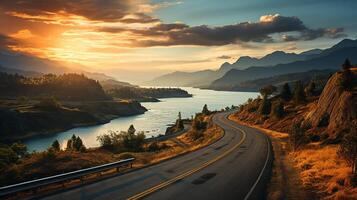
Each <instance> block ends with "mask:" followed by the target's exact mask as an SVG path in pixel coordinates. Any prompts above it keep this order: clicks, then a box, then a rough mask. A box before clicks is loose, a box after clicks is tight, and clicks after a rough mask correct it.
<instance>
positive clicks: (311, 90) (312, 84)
mask: <svg viewBox="0 0 357 200" xmlns="http://www.w3.org/2000/svg"><path fill="white" fill-rule="evenodd" d="M315 89H316V85H315V82H314V81H310V83H309V84H308V85H307V87H306V88H305V93H306V95H307V96H310V97H311V96H314V95H315V93H316V91H315Z"/></svg>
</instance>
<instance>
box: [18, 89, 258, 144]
mask: <svg viewBox="0 0 357 200" xmlns="http://www.w3.org/2000/svg"><path fill="white" fill-rule="evenodd" d="M182 89H184V90H187V91H188V92H189V93H190V94H193V97H192V98H166V99H160V100H161V102H147V103H142V105H143V106H145V107H146V108H147V109H148V111H147V112H145V114H142V115H136V116H130V117H120V118H117V119H114V120H112V121H110V122H109V123H107V124H102V125H95V126H89V127H80V128H73V129H71V130H68V131H64V132H60V133H57V134H52V135H50V136H46V137H36V138H33V139H30V140H27V141H25V144H26V145H27V147H28V150H29V151H43V150H46V149H47V148H48V147H49V146H50V145H51V144H52V142H53V141H54V140H56V139H57V140H58V141H59V142H60V144H61V146H62V147H64V146H65V144H66V142H67V139H69V138H70V137H71V136H72V135H73V134H75V135H77V136H80V137H81V138H82V140H83V142H84V144H85V146H86V147H97V146H98V145H99V143H98V141H97V140H96V139H97V136H98V135H101V134H105V133H107V132H108V131H109V130H113V131H121V130H123V131H124V130H127V129H128V127H129V126H130V125H131V124H133V125H134V127H135V128H136V130H137V131H145V134H146V137H152V136H157V135H159V134H164V133H165V130H166V128H167V125H168V124H171V123H174V122H175V120H176V119H177V116H178V112H181V114H182V118H190V117H191V116H193V115H195V113H197V112H200V111H201V110H202V107H203V105H204V104H207V106H208V109H209V110H220V109H222V108H225V107H226V106H231V105H239V104H242V103H244V102H246V101H247V100H248V98H255V97H257V95H258V93H255V92H225V91H213V90H201V89H197V88H182Z"/></svg>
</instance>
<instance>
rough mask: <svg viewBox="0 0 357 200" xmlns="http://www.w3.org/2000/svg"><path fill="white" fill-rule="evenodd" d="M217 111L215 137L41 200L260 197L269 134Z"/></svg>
mask: <svg viewBox="0 0 357 200" xmlns="http://www.w3.org/2000/svg"><path fill="white" fill-rule="evenodd" d="M228 114H230V113H219V114H216V115H215V116H214V118H213V121H214V123H216V124H217V125H219V126H220V127H222V128H223V129H224V130H225V135H224V136H223V138H222V139H220V140H219V141H217V142H215V143H213V144H211V145H209V146H207V147H205V148H202V149H200V150H197V151H195V152H192V153H189V154H186V155H183V156H179V157H177V158H175V159H171V160H168V161H165V162H162V163H159V164H157V165H153V166H150V167H146V168H143V169H140V170H135V171H132V172H129V173H126V174H122V175H117V176H114V177H111V178H108V179H105V180H101V181H98V182H95V183H91V184H87V185H82V186H79V187H76V188H73V189H69V190H65V191H60V192H58V193H55V194H52V195H50V196H46V197H43V198H44V199H68V200H69V199H71V200H72V199H83V200H84V199H85V200H90V199H104V200H109V199H130V200H134V199H155V200H158V199H160V200H161V199H162V200H168V199H170V200H172V199H183V200H188V199H204V200H209V199H225V200H229V199H249V200H250V199H264V188H265V183H266V182H267V180H268V176H269V173H270V170H271V163H272V151H271V145H270V142H269V140H268V137H267V136H265V135H264V134H263V133H260V132H259V131H257V130H255V129H252V128H249V127H245V126H241V125H238V124H237V123H235V122H232V121H230V120H228V119H227V118H226V117H227V116H228Z"/></svg>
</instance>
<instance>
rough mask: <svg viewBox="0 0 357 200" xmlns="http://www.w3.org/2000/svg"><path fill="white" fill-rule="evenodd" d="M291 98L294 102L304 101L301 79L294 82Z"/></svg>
mask: <svg viewBox="0 0 357 200" xmlns="http://www.w3.org/2000/svg"><path fill="white" fill-rule="evenodd" d="M293 100H294V102H295V103H303V102H305V101H306V96H305V92H304V86H303V84H302V82H301V81H297V82H296V83H295V89H294V96H293Z"/></svg>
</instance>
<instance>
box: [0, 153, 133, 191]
mask: <svg viewBox="0 0 357 200" xmlns="http://www.w3.org/2000/svg"><path fill="white" fill-rule="evenodd" d="M134 160H135V158H129V159H125V160H120V161H117V162H112V163H108V164H104V165H99V166H95V167H90V168H85V169H80V170H76V171H72V172H68V173H63V174H58V175H54V176H49V177H45V178H40V179H35V180H31V181H26V182H22V183H17V184H13V185H8V186H4V187H0V196H5V195H9V194H12V193H16V192H21V191H26V190H31V189H35V188H38V187H41V186H46V185H50V184H53V183H59V182H62V181H68V180H73V179H77V178H81V177H83V176H85V175H89V174H94V173H98V172H102V171H105V170H109V169H113V168H117V170H118V171H119V167H121V166H125V165H130V167H132V163H133V162H134Z"/></svg>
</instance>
